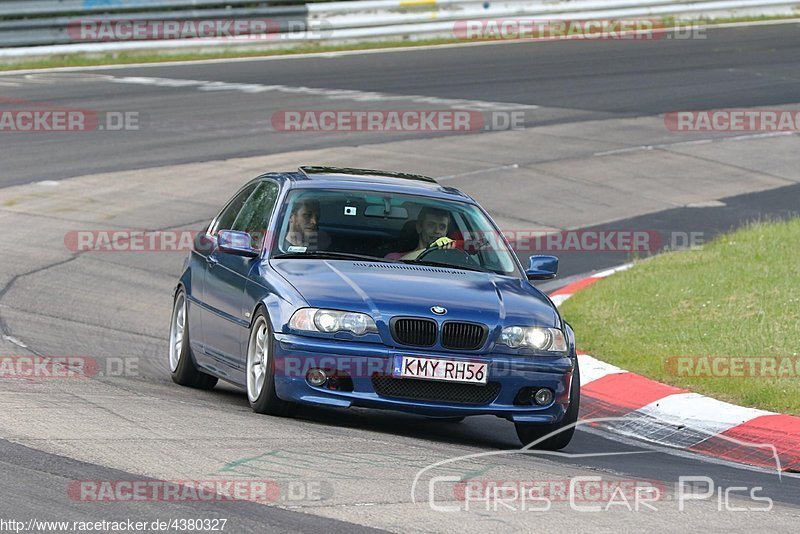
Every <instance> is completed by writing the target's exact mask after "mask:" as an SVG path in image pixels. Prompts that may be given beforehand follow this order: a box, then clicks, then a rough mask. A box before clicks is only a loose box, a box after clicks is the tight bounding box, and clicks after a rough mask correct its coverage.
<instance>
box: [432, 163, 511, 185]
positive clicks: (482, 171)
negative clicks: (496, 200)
mask: <svg viewBox="0 0 800 534" xmlns="http://www.w3.org/2000/svg"><path fill="white" fill-rule="evenodd" d="M509 169H519V163H512V164H511V165H500V166H499V167H489V168H488V169H478V170H477V171H469V172H462V173H459V174H450V175H448V176H437V177H436V180H437V181H442V180H452V179H453V178H462V177H464V176H473V175H475V174H485V173H489V172H497V171H506V170H509Z"/></svg>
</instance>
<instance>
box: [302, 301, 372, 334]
mask: <svg viewBox="0 0 800 534" xmlns="http://www.w3.org/2000/svg"><path fill="white" fill-rule="evenodd" d="M289 326H290V327H291V328H293V329H295V330H305V331H307V332H327V333H333V332H341V331H344V332H350V333H351V334H355V335H357V336H363V335H364V334H368V333H377V332H378V328H377V327H376V326H375V321H373V320H372V317H370V316H369V315H366V314H364V313H356V312H345V311H338V310H321V309H319V308H301V309H299V310H297V311H296V312H294V315H292V318H291V319H290V320H289Z"/></svg>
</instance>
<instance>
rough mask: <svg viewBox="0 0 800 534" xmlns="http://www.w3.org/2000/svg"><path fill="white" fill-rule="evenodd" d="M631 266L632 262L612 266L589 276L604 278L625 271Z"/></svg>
mask: <svg viewBox="0 0 800 534" xmlns="http://www.w3.org/2000/svg"><path fill="white" fill-rule="evenodd" d="M631 267H633V264H632V263H625V264H623V265H620V266H618V267H612V268H611V269H606V270H605V271H600V272H599V273H595V274H593V275H592V276H591V278H606V277H607V276H611V275H612V274H615V273H619V272H622V271H627V270H628V269H630V268H631Z"/></svg>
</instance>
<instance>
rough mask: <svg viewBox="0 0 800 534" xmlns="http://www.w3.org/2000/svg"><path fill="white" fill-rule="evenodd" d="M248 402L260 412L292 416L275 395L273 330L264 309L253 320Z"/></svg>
mask: <svg viewBox="0 0 800 534" xmlns="http://www.w3.org/2000/svg"><path fill="white" fill-rule="evenodd" d="M247 400H248V401H250V407H251V408H253V411H255V412H256V413H263V414H269V415H288V413H289V411H290V408H291V404H290V403H288V402H286V401H282V400H281V399H279V398H278V396H277V395H276V394H275V358H274V355H273V353H272V329H271V328H270V324H269V321H268V320H267V316H266V315H265V313H264V311H263V310H259V312H258V313H257V314H256V317H255V319H253V327H252V328H251V329H250V341H249V343H248V344H247Z"/></svg>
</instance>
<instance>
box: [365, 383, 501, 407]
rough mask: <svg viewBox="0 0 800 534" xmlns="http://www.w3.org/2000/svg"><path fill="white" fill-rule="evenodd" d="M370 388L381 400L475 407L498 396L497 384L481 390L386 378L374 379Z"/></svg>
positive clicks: (464, 385)
mask: <svg viewBox="0 0 800 534" xmlns="http://www.w3.org/2000/svg"><path fill="white" fill-rule="evenodd" d="M372 387H373V388H375V393H377V394H378V395H380V396H381V397H395V398H399V399H414V400H420V401H433V402H455V403H459V404H476V405H480V404H489V403H491V402H492V401H493V400H494V399H496V398H497V395H498V393H500V384H499V383H497V382H489V383H488V384H486V385H485V386H484V385H478V384H458V383H455V382H438V381H434V380H419V379H416V378H392V377H389V376H373V377H372Z"/></svg>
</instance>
